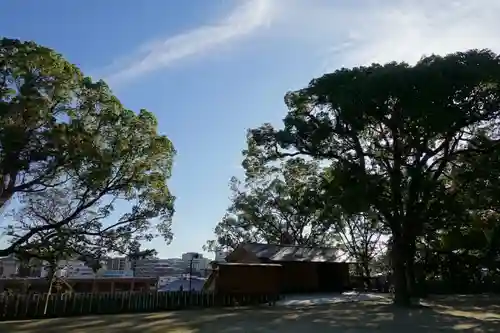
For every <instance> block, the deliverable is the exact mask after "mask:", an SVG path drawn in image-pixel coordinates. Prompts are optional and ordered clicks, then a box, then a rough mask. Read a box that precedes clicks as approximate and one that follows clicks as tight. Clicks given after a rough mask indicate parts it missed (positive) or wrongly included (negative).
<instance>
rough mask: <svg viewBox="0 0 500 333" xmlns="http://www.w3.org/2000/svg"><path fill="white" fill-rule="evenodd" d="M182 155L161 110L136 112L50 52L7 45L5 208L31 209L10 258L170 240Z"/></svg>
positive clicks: (18, 218) (2, 141)
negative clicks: (163, 129)
mask: <svg viewBox="0 0 500 333" xmlns="http://www.w3.org/2000/svg"><path fill="white" fill-rule="evenodd" d="M174 156H175V150H174V147H173V145H172V143H171V141H170V140H169V139H168V138H167V137H166V136H165V135H161V134H159V133H158V123H157V120H156V118H155V116H154V115H153V114H152V113H151V112H149V111H147V110H140V111H139V112H138V113H136V112H134V111H132V110H129V109H126V108H125V107H124V106H123V105H122V104H121V103H120V101H119V100H118V99H117V98H116V97H115V96H114V95H113V94H112V92H111V90H110V89H109V87H108V86H107V85H106V84H105V83H104V82H103V81H97V82H94V81H92V80H91V79H90V78H89V77H85V76H84V75H83V74H82V72H81V71H80V70H79V69H78V68H77V67H76V66H74V65H72V64H71V63H69V62H68V61H66V60H65V59H64V58H63V57H62V56H61V55H60V54H58V53H56V52H55V51H53V50H51V49H49V48H46V47H43V46H40V45H37V44H36V43H33V42H23V41H19V40H13V39H5V38H4V39H2V40H0V177H1V180H2V182H1V184H2V186H1V187H0V207H2V206H5V205H6V204H7V203H8V202H9V200H11V199H15V200H16V201H18V202H19V203H20V204H21V205H20V207H21V208H20V209H18V210H17V211H16V212H15V213H14V215H13V219H12V220H13V221H12V222H11V223H10V222H9V223H8V225H5V223H6V222H3V223H4V227H6V230H7V234H8V235H9V236H11V243H10V245H9V246H8V247H6V248H4V249H1V250H0V256H5V255H8V254H11V253H17V254H23V255H34V256H40V254H41V253H42V252H43V251H42V249H44V250H47V251H51V250H50V249H52V250H53V246H54V244H55V243H57V242H59V241H60V240H64V244H65V250H64V251H66V252H67V253H70V254H79V255H86V256H90V255H101V254H103V253H105V252H108V251H116V252H122V253H123V252H126V251H127V249H128V248H129V245H130V244H131V243H134V244H135V242H136V241H142V240H149V239H151V238H152V237H155V236H157V235H161V236H163V237H164V238H165V239H166V240H167V241H169V240H170V239H171V237H172V234H171V230H170V224H171V218H172V214H173V212H174V208H173V203H174V197H173V195H172V194H171V193H170V191H169V189H168V186H167V181H168V179H169V177H170V176H171V169H172V162H173V158H174ZM116 208H119V209H120V211H118V212H117V211H114V210H115V209H116ZM4 221H5V220H4ZM56 240H58V241H56Z"/></svg>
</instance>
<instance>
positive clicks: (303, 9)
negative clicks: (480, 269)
mask: <svg viewBox="0 0 500 333" xmlns="http://www.w3.org/2000/svg"><path fill="white" fill-rule="evenodd" d="M235 3H237V5H236V7H234V8H233V10H232V11H231V12H229V13H228V14H227V15H226V16H225V17H223V18H222V19H221V20H219V21H218V22H216V23H215V24H212V25H205V26H201V27H199V28H196V29H193V30H191V31H187V32H185V33H182V34H179V35H176V36H171V37H168V38H165V39H164V40H159V41H155V42H150V43H146V44H144V45H142V46H140V47H138V49H137V50H136V52H133V53H132V56H130V57H128V58H126V59H120V60H119V61H117V62H116V63H115V64H113V65H112V66H110V67H109V68H107V69H106V70H105V71H104V73H103V74H104V75H101V76H104V77H105V79H106V80H107V81H111V83H112V84H114V85H115V84H118V83H123V82H126V81H128V80H130V79H134V78H137V77H139V76H141V75H144V74H147V73H149V72H152V71H156V70H160V69H162V68H165V67H168V66H171V65H173V64H175V63H177V62H178V61H180V60H182V59H184V58H187V57H193V56H203V55H206V54H207V53H209V52H213V51H214V50H217V49H218V48H219V47H220V46H221V45H227V44H230V43H233V42H236V41H239V40H241V39H242V38H243V37H245V36H248V35H251V34H253V33H255V32H257V31H259V30H260V29H262V28H264V27H266V28H268V30H267V31H266V32H267V33H266V34H265V35H264V34H262V35H261V36H266V37H269V38H275V41H274V43H273V45H275V46H278V45H281V43H291V44H292V46H293V48H296V49H297V52H304V51H305V50H307V52H309V53H310V54H311V55H312V56H311V59H310V60H311V62H313V61H316V62H318V59H317V58H316V57H315V56H316V55H318V54H320V55H321V60H320V61H319V62H318V67H321V68H318V71H327V70H333V69H335V68H338V67H341V66H348V67H350V66H356V65H365V64H370V63H372V62H382V63H383V62H388V61H392V60H397V61H407V62H410V63H413V62H415V61H417V60H418V59H420V58H421V57H422V56H423V55H429V54H432V53H435V54H446V53H450V52H455V51H459V50H465V49H470V48H491V49H493V50H495V51H497V52H498V51H500V34H498V31H500V21H499V20H498V19H497V16H498V15H497V13H499V12H500V1H498V0H474V1H470V0H443V1H435V0H358V1H331V0H315V1H311V0H286V1H285V0H283V1H282V0H244V1H243V0H242V1H240V2H235ZM271 23H272V24H271ZM278 47H279V46H278ZM263 56H265V53H263Z"/></svg>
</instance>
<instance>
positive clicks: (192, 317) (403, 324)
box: [0, 296, 500, 333]
mask: <svg viewBox="0 0 500 333" xmlns="http://www.w3.org/2000/svg"><path fill="white" fill-rule="evenodd" d="M322 298H323V299H324V298H325V297H322ZM498 301H500V299H497V300H494V299H492V298H491V297H486V296H485V297H484V299H480V300H478V298H472V297H458V296H457V297H448V298H431V299H430V300H428V301H426V302H427V303H425V304H426V305H427V306H426V307H418V308H412V309H400V308H396V307H394V306H392V305H388V304H386V302H379V301H359V302H337V303H335V302H333V303H328V304H321V305H318V304H316V305H315V304H311V305H309V306H304V304H301V306H292V305H289V306H275V307H267V306H262V307H259V308H239V309H212V310H198V311H179V312H164V313H149V314H126V315H114V316H89V317H78V318H61V319H49V320H36V321H17V322H3V323H0V332H2V333H3V332H9V333H10V332H13V333H42V332H43V333H62V332H64V333H78V332H91V333H98V332H103V333H104V332H109V333H113V332H121V333H128V332H141V333H150V332H162V333H163V332H174V333H190V332H191V333H194V332H196V333H198V332H214V333H215V332H217V333H229V332H241V333H243V332H263V333H265V332H287V333H288V332H289V333H297V332H300V333H303V332H306V333H308V332H310V333H313V332H314V333H322V332H405V333H412V332H492V333H493V332H496V333H499V332H500V302H498ZM313 303H314V302H313ZM316 303H317V302H316Z"/></svg>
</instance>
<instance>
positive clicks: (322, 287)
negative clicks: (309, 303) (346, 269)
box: [317, 263, 344, 292]
mask: <svg viewBox="0 0 500 333" xmlns="http://www.w3.org/2000/svg"><path fill="white" fill-rule="evenodd" d="M341 269H342V266H341V265H338V264H336V263H319V264H318V266H317V270H318V271H317V272H318V289H319V291H322V292H341V291H342V290H343V287H344V286H343V279H342V276H343V275H342V272H341Z"/></svg>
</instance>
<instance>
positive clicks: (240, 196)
mask: <svg viewBox="0 0 500 333" xmlns="http://www.w3.org/2000/svg"><path fill="white" fill-rule="evenodd" d="M253 172H254V173H253V175H252V177H249V178H248V179H247V180H246V181H244V182H241V181H239V180H237V179H236V178H233V179H232V180H231V185H230V187H231V191H232V193H233V195H232V197H231V201H232V202H231V206H230V207H229V209H228V211H227V214H226V215H225V216H224V217H223V219H222V220H221V221H220V222H219V223H218V224H217V226H216V228H215V235H216V238H217V239H216V240H213V241H209V242H208V248H209V249H211V250H214V249H215V248H218V247H222V248H230V249H234V248H235V247H236V246H237V245H238V244H240V243H245V242H257V243H269V244H280V243H283V242H285V243H288V244H296V245H308V246H327V245H334V244H335V240H336V239H335V235H334V233H333V231H334V228H333V226H332V222H331V220H329V217H328V219H326V220H322V217H323V215H322V214H321V213H322V210H321V209H318V207H317V206H316V200H315V198H316V192H317V191H318V189H319V185H320V181H321V179H320V172H321V168H320V167H319V165H318V164H317V163H315V162H314V161H306V160H304V159H290V160H288V161H286V162H284V163H282V164H281V165H277V166H272V167H269V168H262V169H260V170H258V171H257V170H253ZM285 238H286V239H285Z"/></svg>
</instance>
